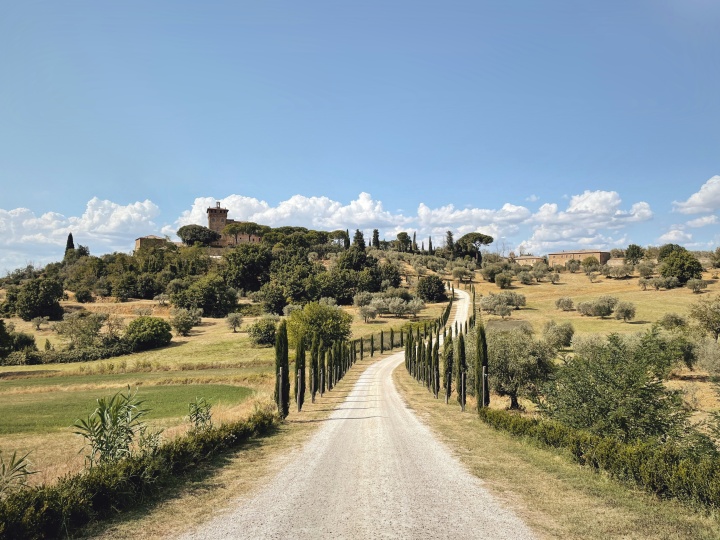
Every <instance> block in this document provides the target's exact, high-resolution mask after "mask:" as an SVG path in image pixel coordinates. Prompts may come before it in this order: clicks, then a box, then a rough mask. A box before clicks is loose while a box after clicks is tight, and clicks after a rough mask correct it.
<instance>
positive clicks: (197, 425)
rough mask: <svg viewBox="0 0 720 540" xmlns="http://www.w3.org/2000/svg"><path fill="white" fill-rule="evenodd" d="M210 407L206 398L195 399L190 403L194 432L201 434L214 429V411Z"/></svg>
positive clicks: (190, 415)
mask: <svg viewBox="0 0 720 540" xmlns="http://www.w3.org/2000/svg"><path fill="white" fill-rule="evenodd" d="M211 408H212V405H210V404H209V403H208V402H207V401H206V400H205V398H204V397H198V398H195V401H193V402H192V403H190V406H189V409H190V414H189V417H190V423H191V424H192V430H191V431H193V432H196V433H200V432H203V431H207V430H208V429H210V428H211V427H212V411H211V410H210V409H211Z"/></svg>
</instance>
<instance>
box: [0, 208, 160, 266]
mask: <svg viewBox="0 0 720 540" xmlns="http://www.w3.org/2000/svg"><path fill="white" fill-rule="evenodd" d="M159 213H160V209H159V208H158V207H157V205H155V204H154V203H153V202H152V201H149V200H145V201H142V202H140V201H139V202H134V203H131V204H128V205H120V204H117V203H114V202H112V201H107V200H100V199H98V198H97V197H95V198H93V199H91V200H90V201H88V203H87V205H86V207H85V211H84V212H83V214H82V215H81V216H64V215H63V214H59V213H57V212H46V213H45V214H41V215H37V214H35V213H34V212H33V211H32V210H30V209H28V208H15V209H13V210H4V209H0V233H1V234H0V256H1V257H2V267H3V268H1V269H0V270H5V271H7V270H9V269H12V268H17V267H19V266H24V265H25V264H28V263H32V264H36V265H42V264H45V263H47V262H51V261H56V260H58V259H60V258H62V251H63V249H64V247H65V242H66V240H67V235H68V233H72V234H73V238H74V239H75V243H76V245H77V244H83V245H87V246H90V248H91V251H93V252H95V253H106V252H108V251H115V250H119V251H129V250H130V249H132V246H133V240H134V239H135V238H136V237H138V236H142V235H145V234H152V233H157V232H159V231H158V228H157V226H156V225H155V223H154V222H153V219H154V218H155V217H157V216H158V215H159Z"/></svg>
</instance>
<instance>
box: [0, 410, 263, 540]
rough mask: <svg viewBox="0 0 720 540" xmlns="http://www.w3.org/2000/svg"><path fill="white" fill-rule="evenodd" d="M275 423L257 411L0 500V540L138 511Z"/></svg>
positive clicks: (62, 531) (63, 530) (55, 532)
mask: <svg viewBox="0 0 720 540" xmlns="http://www.w3.org/2000/svg"><path fill="white" fill-rule="evenodd" d="M276 422H277V418H276V416H275V415H274V414H272V413H271V412H269V411H267V410H258V411H256V412H255V413H254V414H253V415H251V416H250V417H249V418H248V419H247V420H244V421H239V422H234V423H230V424H223V425H221V426H218V427H215V428H211V429H208V430H205V431H202V432H198V433H189V434H187V435H185V436H183V437H179V438H177V439H174V440H172V441H170V442H167V443H165V444H163V445H162V446H160V447H159V448H158V449H157V451H156V452H154V453H151V454H144V455H138V456H132V457H130V458H128V459H123V460H120V461H117V462H115V463H110V464H102V465H98V466H96V467H93V468H92V469H90V470H88V471H86V472H84V473H82V474H77V475H74V476H69V477H65V478H63V479H61V480H60V481H59V482H58V483H57V484H56V485H53V486H45V485H42V486H39V487H33V488H29V489H25V490H22V491H19V492H16V493H12V494H10V495H8V496H7V497H5V498H3V499H1V500H0V540H5V539H8V540H10V539H17V538H23V539H40V538H60V537H65V536H68V535H71V534H73V533H75V532H76V531H78V530H79V529H81V528H82V527H83V526H85V525H87V524H88V523H90V522H93V521H97V520H101V519H106V518H108V517H112V516H115V515H117V513H118V512H121V511H124V510H128V509H131V508H139V507H143V506H144V505H146V503H147V501H148V500H149V499H151V498H153V497H157V496H159V495H162V493H163V492H164V490H165V489H166V488H167V487H168V486H169V485H171V484H172V483H173V482H174V481H176V479H177V478H178V477H182V476H183V475H185V474H187V473H189V472H190V471H192V470H193V469H194V468H196V467H197V466H198V465H199V464H201V463H207V462H210V461H211V460H212V459H213V458H214V457H215V456H217V455H219V454H222V453H224V452H227V451H228V450H231V449H233V448H237V447H239V446H241V445H243V444H244V443H245V442H246V441H247V440H248V439H250V438H251V437H256V436H261V435H265V434H268V433H270V432H271V431H272V430H273V429H274V427H275V425H276Z"/></svg>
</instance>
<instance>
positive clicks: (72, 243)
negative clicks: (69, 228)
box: [65, 233, 75, 254]
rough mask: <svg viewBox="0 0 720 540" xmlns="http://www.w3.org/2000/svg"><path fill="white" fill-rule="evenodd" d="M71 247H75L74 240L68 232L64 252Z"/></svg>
mask: <svg viewBox="0 0 720 540" xmlns="http://www.w3.org/2000/svg"><path fill="white" fill-rule="evenodd" d="M71 249H75V242H74V241H73V235H72V233H68V237H67V242H65V253H66V254H67V252H68V251H70V250H71Z"/></svg>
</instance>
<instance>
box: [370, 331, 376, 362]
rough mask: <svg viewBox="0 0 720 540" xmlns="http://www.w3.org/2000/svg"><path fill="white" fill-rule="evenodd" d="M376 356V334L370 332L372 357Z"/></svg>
mask: <svg viewBox="0 0 720 540" xmlns="http://www.w3.org/2000/svg"><path fill="white" fill-rule="evenodd" d="M373 356H375V335H374V334H370V358H372V357H373Z"/></svg>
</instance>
